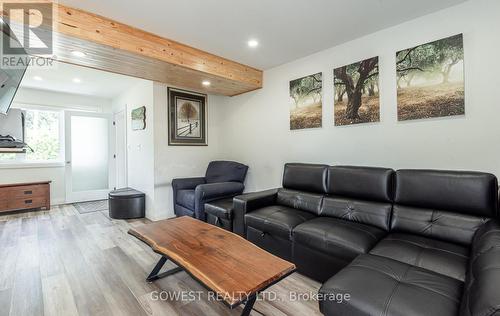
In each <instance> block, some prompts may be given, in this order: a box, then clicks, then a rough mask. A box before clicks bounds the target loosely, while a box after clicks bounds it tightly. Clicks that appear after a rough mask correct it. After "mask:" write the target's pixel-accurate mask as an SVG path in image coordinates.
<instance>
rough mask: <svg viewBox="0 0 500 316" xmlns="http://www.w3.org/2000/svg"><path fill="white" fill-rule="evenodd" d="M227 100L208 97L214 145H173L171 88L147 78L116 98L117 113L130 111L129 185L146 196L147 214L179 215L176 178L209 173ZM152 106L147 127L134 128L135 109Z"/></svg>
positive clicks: (152, 216) (156, 216) (157, 217)
mask: <svg viewBox="0 0 500 316" xmlns="http://www.w3.org/2000/svg"><path fill="white" fill-rule="evenodd" d="M226 99H227V98H225V97H218V96H208V102H207V103H208V146H200V147H197V146H168V102H167V86H166V85H165V84H162V83H158V82H151V81H142V82H141V83H139V84H138V85H137V86H135V87H134V88H133V89H131V90H129V91H128V92H126V93H124V94H122V95H121V96H119V97H117V98H116V99H114V100H113V102H112V107H113V111H114V112H115V113H116V112H119V111H121V110H123V109H125V108H126V111H127V148H128V151H127V155H128V157H127V163H128V186H129V187H132V188H134V189H137V190H139V191H142V192H144V193H145V194H146V217H147V218H149V219H151V220H160V219H165V218H169V217H174V216H175V214H174V210H173V198H172V185H171V184H172V179H174V178H176V177H195V176H203V175H204V174H205V171H206V167H207V165H208V163H209V162H210V161H211V160H214V159H217V158H219V157H220V154H219V153H220V146H219V143H220V137H219V136H220V135H219V134H220V130H219V126H220V123H219V118H220V117H222V112H221V110H222V107H221V105H222V103H223V102H225V100H226ZM140 106H145V107H146V129H145V130H141V131H132V129H131V126H130V121H131V111H132V110H133V109H135V108H137V107H140Z"/></svg>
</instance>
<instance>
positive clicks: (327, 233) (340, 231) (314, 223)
mask: <svg viewBox="0 0 500 316" xmlns="http://www.w3.org/2000/svg"><path fill="white" fill-rule="evenodd" d="M385 235H386V232H385V231H384V230H382V229H380V228H377V227H374V226H369V225H365V224H360V223H354V222H350V221H347V220H342V219H337V218H332V217H317V218H315V219H312V220H310V221H307V222H305V223H303V224H300V225H299V226H297V227H296V228H295V229H294V231H293V236H294V242H295V243H298V244H301V245H304V246H307V247H310V248H313V249H316V250H319V251H321V252H324V253H327V254H330V255H333V256H338V257H340V258H349V259H353V258H354V257H356V256H357V255H358V254H361V253H367V252H368V251H370V249H372V248H373V247H374V246H375V244H376V243H377V242H378V241H379V240H380V239H382V238H383V237H384V236H385Z"/></svg>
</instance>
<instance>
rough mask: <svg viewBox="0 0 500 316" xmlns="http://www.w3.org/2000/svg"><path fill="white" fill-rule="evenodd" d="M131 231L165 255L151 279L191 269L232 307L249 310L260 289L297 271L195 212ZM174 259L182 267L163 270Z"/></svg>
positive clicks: (245, 312)
mask: <svg viewBox="0 0 500 316" xmlns="http://www.w3.org/2000/svg"><path fill="white" fill-rule="evenodd" d="M128 233H129V234H131V235H133V236H135V237H137V238H138V239H140V240H141V241H143V242H145V243H146V244H147V245H149V246H150V247H151V248H152V249H153V251H155V252H156V253H158V254H160V255H162V257H161V259H160V261H159V262H158V263H157V264H156V266H155V267H154V268H153V271H151V274H150V275H149V276H148V277H147V278H146V281H148V282H152V281H154V280H157V279H159V278H163V277H166V276H169V275H172V274H174V273H177V272H179V271H182V270H184V271H186V272H187V273H189V274H190V275H191V276H192V277H193V278H194V279H196V280H198V281H199V282H200V283H201V284H202V285H204V286H205V287H206V288H208V289H209V290H211V291H213V292H215V293H217V296H218V297H220V298H221V299H222V300H223V301H224V302H225V303H226V304H227V305H228V306H229V307H230V308H235V307H236V306H239V305H240V304H245V307H244V309H243V312H242V314H241V315H245V316H246V315H249V314H250V311H251V310H252V308H253V305H254V303H255V300H256V298H257V295H258V293H259V292H261V291H264V290H265V289H266V288H268V287H270V286H271V285H273V284H275V283H276V282H278V281H280V280H282V279H283V278H285V277H287V276H288V275H290V274H291V273H293V272H294V271H295V270H296V267H295V265H294V264H293V263H290V262H288V261H285V260H282V259H280V258H278V257H276V256H274V255H272V254H270V253H268V252H266V251H264V250H262V249H260V248H259V247H257V246H255V245H254V244H252V243H251V242H249V241H247V240H245V239H244V238H242V237H240V236H238V235H236V234H233V233H231V232H228V231H226V230H224V229H222V228H219V227H217V226H213V225H210V224H207V223H204V222H202V221H199V220H196V219H194V218H191V217H178V218H173V219H167V220H163V221H158V222H155V223H152V224H147V225H144V226H141V227H138V228H133V229H130V230H129V232H128ZM167 260H171V261H172V262H174V263H175V264H176V265H177V266H178V267H177V268H175V269H172V270H170V271H167V272H164V273H161V274H159V272H160V270H161V268H162V267H163V265H164V264H165V263H166V262H167Z"/></svg>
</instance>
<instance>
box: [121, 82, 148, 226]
mask: <svg viewBox="0 0 500 316" xmlns="http://www.w3.org/2000/svg"><path fill="white" fill-rule="evenodd" d="M141 106H145V107H146V129H144V130H139V131H133V130H132V128H131V126H130V121H131V119H132V116H131V112H132V110H133V109H135V108H138V107H141ZM112 108H113V111H114V112H119V111H121V110H123V109H126V111H127V178H128V186H129V187H132V188H134V189H136V190H139V191H142V192H144V193H145V194H146V217H148V218H154V217H155V215H154V214H155V211H154V196H155V192H154V152H155V148H154V128H153V124H154V99H153V82H152V81H147V80H140V81H138V83H137V84H136V85H135V86H134V87H133V88H131V89H130V90H128V91H126V92H125V93H123V94H122V95H120V96H119V97H117V98H115V99H114V100H113V101H112ZM113 139H114V138H113Z"/></svg>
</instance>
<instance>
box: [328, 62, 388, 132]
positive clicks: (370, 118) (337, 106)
mask: <svg viewBox="0 0 500 316" xmlns="http://www.w3.org/2000/svg"><path fill="white" fill-rule="evenodd" d="M333 75H334V84H335V102H334V116H335V126H342V125H351V124H361V123H372V122H380V99H379V84H378V77H379V67H378V57H373V58H370V59H365V60H363V61H360V62H357V63H354V64H350V65H346V66H343V67H339V68H337V69H335V70H334V71H333Z"/></svg>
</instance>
